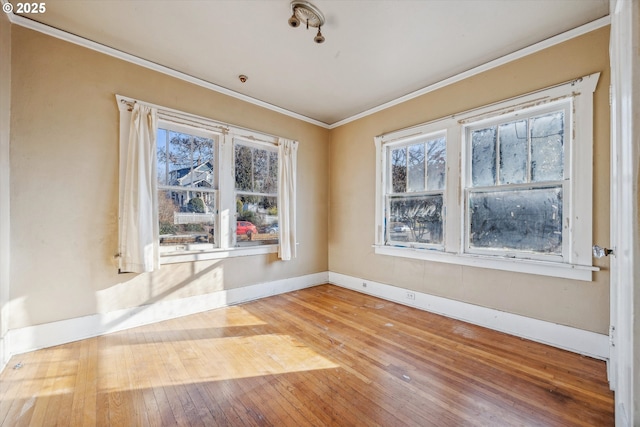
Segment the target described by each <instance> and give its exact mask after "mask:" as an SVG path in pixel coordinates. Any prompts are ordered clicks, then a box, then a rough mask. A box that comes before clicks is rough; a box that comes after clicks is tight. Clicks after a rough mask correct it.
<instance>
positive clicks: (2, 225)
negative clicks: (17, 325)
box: [0, 13, 11, 367]
mask: <svg viewBox="0 0 640 427" xmlns="http://www.w3.org/2000/svg"><path fill="white" fill-rule="evenodd" d="M10 118H11V24H10V23H9V19H8V18H7V15H6V14H4V13H2V14H0V343H2V342H3V337H4V336H5V334H6V333H7V330H8V324H7V323H8V322H7V314H6V310H5V308H6V305H7V302H8V301H9V259H10V258H9V254H10V250H9V239H10V236H9V232H10V226H9V223H10V221H9V220H10V218H9V206H10V204H9V203H10V186H9V177H10V174H9V170H10V169H9V135H10V134H9V122H10ZM4 351H5V346H4V345H0V367H2V366H3V362H4V361H5V355H4V354H3V353H4Z"/></svg>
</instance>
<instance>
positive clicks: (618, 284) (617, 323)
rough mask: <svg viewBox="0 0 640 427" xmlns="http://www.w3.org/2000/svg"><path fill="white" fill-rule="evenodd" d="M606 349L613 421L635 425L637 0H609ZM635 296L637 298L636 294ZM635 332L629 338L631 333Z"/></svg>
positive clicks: (639, 333)
mask: <svg viewBox="0 0 640 427" xmlns="http://www.w3.org/2000/svg"><path fill="white" fill-rule="evenodd" d="M610 11H611V49H610V52H611V84H612V87H611V245H612V246H613V248H614V255H613V256H612V258H611V264H610V266H611V271H610V277H611V297H610V301H611V338H612V339H611V353H610V363H609V381H610V383H611V387H612V388H613V389H614V390H615V400H616V403H615V405H616V406H615V411H616V426H622V427H630V426H632V425H640V413H638V412H639V411H637V410H636V409H635V408H634V404H635V403H636V399H637V398H638V396H639V393H638V390H637V389H638V387H640V385H639V384H638V381H634V378H637V377H638V374H639V372H636V371H635V370H636V369H637V368H638V366H634V356H636V357H637V356H640V354H639V353H638V351H637V350H636V349H637V348H640V342H634V341H640V330H637V329H638V328H635V327H634V312H636V310H637V308H639V307H638V306H639V305H640V304H636V303H635V302H634V298H638V297H640V295H634V287H635V284H636V283H640V274H639V272H638V271H637V270H638V269H640V265H636V264H640V263H636V262H635V258H637V257H638V256H640V250H639V249H640V233H639V225H638V201H639V198H638V189H637V188H635V185H634V183H636V182H638V181H637V180H638V166H637V165H638V163H639V161H640V137H639V133H638V132H640V108H639V107H640V69H638V67H639V66H640V53H639V52H640V42H639V40H640V37H639V36H640V25H639V22H638V21H639V19H640V18H639V16H640V1H637V0H611V2H610ZM639 299H640V298H639ZM634 338H635V339H634Z"/></svg>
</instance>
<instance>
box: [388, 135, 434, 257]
mask: <svg viewBox="0 0 640 427" xmlns="http://www.w3.org/2000/svg"><path fill="white" fill-rule="evenodd" d="M386 156H387V157H388V158H387V164H389V165H390V167H389V168H388V170H387V172H388V176H387V185H388V188H387V189H386V191H385V199H386V200H385V224H386V226H385V240H386V241H387V242H389V243H397V244H410V245H412V246H419V247H434V246H435V247H441V246H442V242H443V240H442V239H443V233H444V226H443V221H444V216H443V207H444V203H443V200H444V186H445V160H446V138H445V136H444V135H442V134H439V135H428V136H426V137H421V138H418V140H414V139H413V138H410V139H409V140H408V141H407V140H401V141H399V142H398V143H395V144H389V145H388V146H387V147H386Z"/></svg>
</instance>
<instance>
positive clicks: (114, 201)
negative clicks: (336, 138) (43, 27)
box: [2, 26, 329, 329]
mask: <svg viewBox="0 0 640 427" xmlns="http://www.w3.org/2000/svg"><path fill="white" fill-rule="evenodd" d="M3 39H4V37H3ZM12 48H13V58H12V75H13V80H12V82H11V88H12V114H11V173H12V181H11V218H12V224H11V227H12V239H11V257H12V259H11V263H12V269H11V293H10V299H11V320H10V325H9V327H10V328H11V329H14V328H20V327H25V326H29V325H37V324H41V323H46V322H53V321H56V320H63V319H69V318H74V317H79V316H84V315H90V314H95V313H103V312H108V311H113V310H117V309H121V308H128V307H135V306H139V305H145V304H149V303H152V302H156V301H160V300H168V299H175V298H181V297H186V296H192V295H200V294H205V293H208V292H212V291H216V290H220V289H231V288H238V287H242V286H246V285H251V284H256V283H261V282H267V281H272V280H277V279H284V278H291V277H297V276H301V275H305V274H311V273H317V272H323V271H327V269H328V259H327V258H328V257H327V228H328V218H327V215H328V212H327V205H326V201H327V199H328V170H329V168H328V155H329V151H328V141H329V131H328V130H327V129H323V128H320V127H318V126H314V125H311V124H308V123H306V122H302V121H300V120H296V119H293V118H290V117H287V116H284V115H281V114H278V113H275V112H272V111H269V110H266V109H263V108H260V107H257V106H254V105H252V104H248V103H246V102H242V101H239V100H237V99H234V98H231V97H228V96H225V95H222V94H219V93H216V92H212V91H209V90H206V89H203V88H201V87H198V86H195V85H192V84H189V83H185V82H183V81H180V80H177V79H174V78H171V77H168V76H166V75H163V74H160V73H157V72H154V71H151V70H148V69H145V68H142V67H139V66H136V65H133V64H131V63H127V62H124V61H121V60H118V59H115V58H112V57H109V56H107V55H104V54H101V53H98V52H94V51H92V50H89V49H86V48H82V47H79V46H77V45H74V44H71V43H67V42H63V41H61V40H58V39H55V38H52V37H49V36H46V35H43V34H40V33H37V32H34V31H31V30H28V29H25V28H22V27H18V26H14V27H13V38H12ZM2 63H5V61H2ZM116 93H117V94H121V95H125V96H129V97H134V98H138V99H141V100H144V101H148V102H152V103H156V104H160V105H163V106H166V107H170V108H174V109H178V110H183V111H186V112H189V113H194V114H198V115H201V116H205V117H209V118H212V119H215V120H218V121H223V122H227V123H230V124H234V125H238V126H243V127H247V128H251V129H254V130H257V131H262V132H266V133H270V134H276V135H280V136H283V137H286V138H291V139H296V140H299V141H300V146H299V153H298V162H299V171H300V173H299V178H298V188H299V190H298V212H299V214H298V215H299V222H298V231H299V236H298V240H299V242H300V245H299V248H298V249H299V250H298V258H297V259H295V260H293V261H289V262H282V261H278V260H277V259H276V256H275V254H270V255H265V256H250V257H242V258H234V259H225V260H219V261H209V262H195V263H183V264H173V265H165V266H163V267H162V268H161V270H160V271H159V272H157V273H154V274H141V275H133V274H123V275H118V274H117V270H116V267H115V266H114V264H113V261H112V260H113V256H114V254H115V253H116V252H117V213H118V178H117V177H118V132H119V128H118V117H119V115H118V108H117V105H116V101H115V96H114V95H115V94H116Z"/></svg>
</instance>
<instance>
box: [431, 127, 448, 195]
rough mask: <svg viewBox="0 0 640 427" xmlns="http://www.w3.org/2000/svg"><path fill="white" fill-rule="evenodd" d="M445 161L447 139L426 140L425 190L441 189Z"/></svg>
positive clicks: (442, 186)
mask: <svg viewBox="0 0 640 427" xmlns="http://www.w3.org/2000/svg"><path fill="white" fill-rule="evenodd" d="M446 162H447V140H446V139H445V138H438V139H434V140H432V141H429V142H427V190H443V189H444V179H445V171H446Z"/></svg>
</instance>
